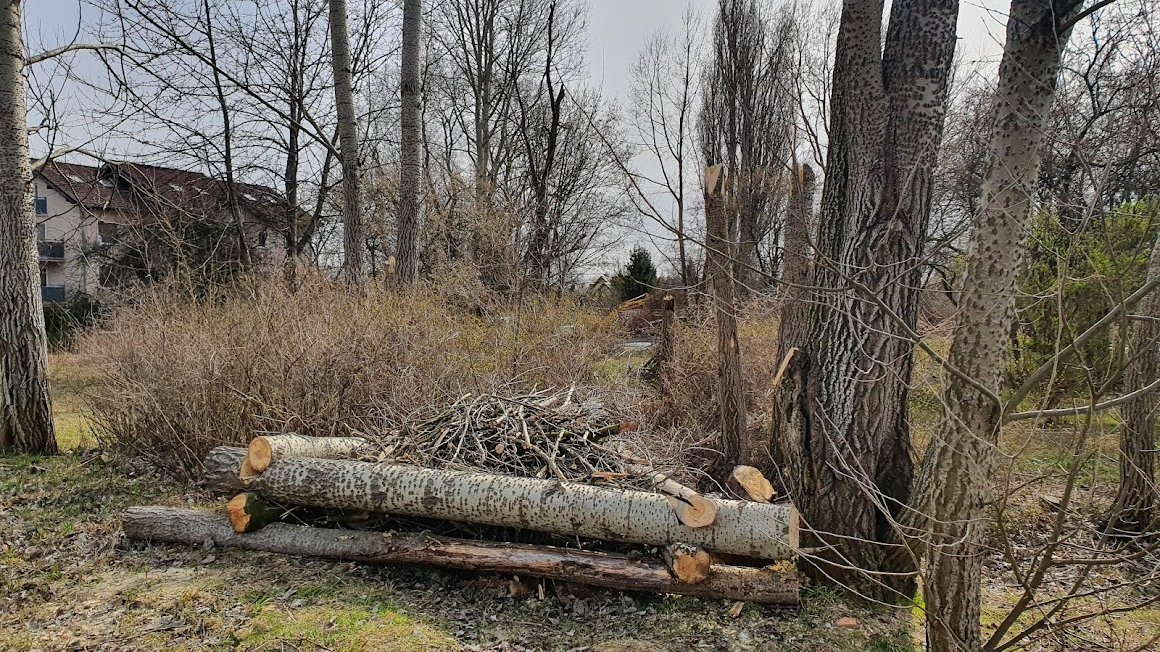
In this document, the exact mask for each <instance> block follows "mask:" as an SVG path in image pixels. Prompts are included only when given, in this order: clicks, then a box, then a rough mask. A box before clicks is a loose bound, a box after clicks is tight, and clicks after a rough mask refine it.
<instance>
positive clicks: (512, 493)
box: [246, 458, 797, 559]
mask: <svg viewBox="0 0 1160 652" xmlns="http://www.w3.org/2000/svg"><path fill="white" fill-rule="evenodd" d="M246 486H247V488H248V489H249V490H251V491H257V492H258V493H260V494H262V496H264V497H266V498H269V499H272V500H276V501H279V502H282V503H286V504H292V505H307V506H311V507H324V508H333V509H361V510H367V511H371V512H384V513H387V514H398V515H404V516H423V517H428V518H437V519H444V520H449V521H458V522H463V523H480V524H484V525H498V526H502V527H515V528H521V529H527V530H537V531H541V532H553V533H556V534H563V535H566V536H579V537H586V538H591V539H600V540H605V541H626V542H629V543H643V544H646V545H658V546H659V545H667V544H670V543H688V544H690V545H694V546H699V547H702V548H705V549H707V550H715V551H720V552H727V553H732V554H738V555H745V556H748V557H755V558H758V559H787V558H789V557H790V556H791V555H792V553H793V551H794V550H795V549H796V548H797V515H796V513H795V511H794V509H793V507H791V506H789V505H785V504H779V505H768V504H760V503H750V502H745V501H734V500H719V501H716V502H717V507H718V509H717V515H716V518H715V519H714V521H713V524H712V525H711V526H709V527H701V528H690V527H687V526H685V525H682V524H681V523H680V522H679V521H678V520H677V518H676V516H674V514H673V510H672V508H671V507H670V506H669V502H668V498H667V497H666V496H664V495H662V494H657V493H648V492H643V491H625V490H621V489H614V488H609V487H595V486H591V485H583V484H571V483H560V482H556V481H553V480H539V479H535V478H514V477H510V476H501V475H489V474H483V473H468V472H458V471H441V470H435V469H426V468H421V467H416V466H409V465H402V464H376V463H371V462H355V461H349V460H324V459H313V458H289V459H283V460H280V461H277V462H275V463H274V464H273V465H271V466H270V468H269V469H267V470H266V471H265V472H264V473H262V474H261V475H259V476H257V477H256V478H253V479H251V480H248V481H247V482H246Z"/></svg>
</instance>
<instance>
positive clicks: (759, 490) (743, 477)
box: [727, 465, 775, 503]
mask: <svg viewBox="0 0 1160 652" xmlns="http://www.w3.org/2000/svg"><path fill="white" fill-rule="evenodd" d="M727 484H728V486H729V490H730V491H732V492H733V493H735V494H736V495H737V496H738V497H741V498H748V499H749V500H752V501H756V502H759V503H768V502H769V501H770V500H773V495H774V493H775V492H774V490H773V485H771V484H770V483H769V480H766V479H765V476H764V475H762V474H761V471H758V470H757V469H755V468H753V467H752V466H745V465H741V466H736V467H733V471H732V472H731V473H730V474H729V478H728V481H727Z"/></svg>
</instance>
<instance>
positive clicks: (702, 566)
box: [661, 543, 713, 584]
mask: <svg viewBox="0 0 1160 652" xmlns="http://www.w3.org/2000/svg"><path fill="white" fill-rule="evenodd" d="M661 557H662V558H663V559H664V560H665V564H666V565H667V566H668V567H669V572H670V573H672V574H673V577H675V578H677V581H678V582H683V583H685V584H697V583H699V582H704V581H705V579H706V578H708V577H709V573H710V572H711V569H712V563H713V560H712V558H710V557H709V553H707V552H705V551H704V550H701V549H700V548H697V547H695V546H690V545H687V544H684V543H674V544H671V545H668V546H665V547H664V549H662V550H661Z"/></svg>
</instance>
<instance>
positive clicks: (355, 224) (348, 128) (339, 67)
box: [330, 0, 366, 284]
mask: <svg viewBox="0 0 1160 652" xmlns="http://www.w3.org/2000/svg"><path fill="white" fill-rule="evenodd" d="M347 20H348V19H347V10H346V0H330V49H331V65H332V66H333V67H334V103H335V107H336V108H337V109H338V140H339V150H340V152H341V154H342V227H343V252H344V260H343V269H344V272H345V274H346V280H347V282H348V283H351V284H357V283H362V281H363V279H364V278H365V277H366V270H365V264H364V259H365V258H366V256H365V255H364V250H365V249H366V228H365V225H364V224H363V217H362V213H361V212H360V211H361V208H360V207H359V200H360V196H359V193H360V190H359V173H360V170H359V154H358V118H357V114H356V113H355V106H354V82H353V80H352V77H353V75H352V69H351V56H350V32H349V26H348V23H347Z"/></svg>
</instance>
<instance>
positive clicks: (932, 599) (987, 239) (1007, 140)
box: [914, 0, 1080, 651]
mask: <svg viewBox="0 0 1160 652" xmlns="http://www.w3.org/2000/svg"><path fill="white" fill-rule="evenodd" d="M1079 5H1080V3H1078V2H1074V0H1013V1H1012V3H1011V11H1010V17H1009V18H1008V21H1007V42H1006V46H1005V49H1004V52H1003V60H1002V62H1001V64H1000V66H999V86H998V91H997V95H996V98H997V105H998V106H997V110H996V116H995V121H994V124H993V129H992V135H991V143H990V147H989V150H990V154H989V158H988V163H987V168H986V170H985V172H984V176H983V186H982V191H983V193H982V194H983V200H982V205H981V208H980V212H979V214H978V215H977V216H976V218H975V219H974V221H973V223H972V225H971V239H970V248H969V253H968V255H967V269H966V275H965V278H964V281H963V289H962V292H961V295H960V299H959V321H958V326H957V328H956V329H955V335H954V339H953V342H952V344H951V352H950V359H949V362H950V364H951V365H952V366H954V367H955V368H957V369H958V370H960V371H961V372H962V373H963V374H964V375H965V376H966V377H969V378H971V379H973V381H974V383H969V382H967V381H966V380H965V379H964V378H962V377H960V376H959V375H957V374H954V375H952V374H948V378H947V380H946V386H945V389H944V391H943V399H942V402H943V406H944V407H943V418H942V422H941V423H940V425H939V427H938V429H937V431H936V432H935V436H934V438H933V440H932V441H931V443H930V446H929V447H928V448H927V451H926V457H925V459H924V461H923V465H922V472H921V473H920V475H919V479H918V483H917V485H916V488H915V493H916V500H915V509H916V511H915V512H914V513H915V514H917V515H918V518H919V519H920V520H921V523H922V525H921V527H920V528H918V530H919V532H921V533H922V534H924V535H925V542H926V554H927V569H926V579H925V582H924V583H923V587H924V589H923V593H924V596H925V600H926V623H927V625H926V634H927V644H928V647H929V649H931V650H965V651H972V650H980V649H982V642H981V635H980V620H979V618H980V613H981V611H980V586H979V582H980V577H981V576H982V555H983V552H984V548H983V536H984V534H985V532H986V529H987V524H986V510H987V506H988V504H989V503H990V501H991V500H992V498H993V490H994V485H993V478H994V476H995V472H996V466H997V457H996V445H997V443H998V437H999V430H1000V427H1001V423H1002V422H1001V418H1002V406H1001V405H1000V404H999V403H998V401H996V400H995V396H997V395H998V393H999V390H1000V387H1001V383H1002V370H1003V365H1004V362H1005V361H1006V357H1007V351H1008V347H1009V344H1010V341H1011V338H1010V336H1009V335H1010V332H1011V324H1012V322H1013V320H1014V319H1015V295H1016V292H1017V290H1016V282H1017V281H1018V277H1019V273H1020V270H1021V268H1022V264H1023V254H1024V250H1025V249H1026V240H1027V234H1028V230H1029V224H1030V219H1031V209H1032V198H1033V192H1034V189H1035V182H1036V179H1037V178H1038V174H1039V164H1040V152H1041V151H1042V142H1043V133H1044V128H1045V122H1046V120H1047V114H1048V110H1049V108H1050V106H1051V101H1052V98H1053V96H1054V94H1055V85H1056V76H1057V73H1058V72H1059V67H1060V56H1061V53H1062V51H1063V48H1064V46H1065V45H1066V43H1067V38H1068V34H1069V31H1068V30H1063V31H1060V30H1059V28H1058V26H1059V25H1060V24H1065V22H1064V21H1066V20H1067V18H1068V16H1070V15H1072V14H1073V13H1074V12H1075V11H1076V10H1078V7H1079ZM980 385H981V386H982V387H984V388H987V389H988V390H990V392H991V394H992V395H990V396H989V395H988V394H987V393H984V392H983V391H981V389H980V388H979V387H978V386H980Z"/></svg>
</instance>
